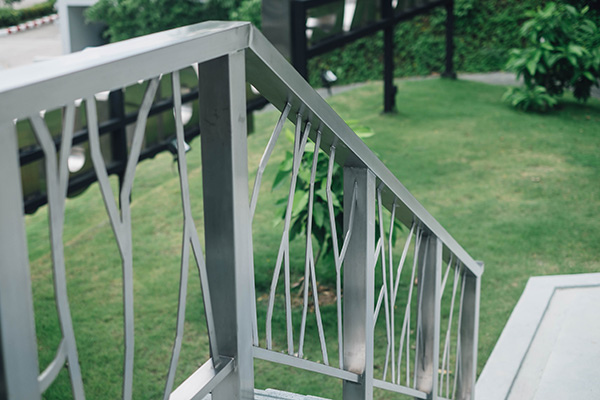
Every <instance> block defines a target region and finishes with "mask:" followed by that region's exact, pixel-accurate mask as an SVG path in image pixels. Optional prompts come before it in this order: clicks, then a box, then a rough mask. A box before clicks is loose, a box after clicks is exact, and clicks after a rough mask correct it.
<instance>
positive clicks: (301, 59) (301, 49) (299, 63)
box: [290, 0, 308, 80]
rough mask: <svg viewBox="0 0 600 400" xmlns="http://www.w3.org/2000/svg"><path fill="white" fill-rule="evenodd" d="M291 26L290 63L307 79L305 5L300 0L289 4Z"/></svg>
mask: <svg viewBox="0 0 600 400" xmlns="http://www.w3.org/2000/svg"><path fill="white" fill-rule="evenodd" d="M290 13H291V15H290V23H291V26H292V29H291V34H292V65H293V66H294V68H296V71H298V72H299V73H300V75H302V76H303V77H304V79H306V80H308V58H307V55H306V50H307V48H306V46H307V42H306V7H305V5H304V3H303V2H302V1H294V0H292V2H291V4H290Z"/></svg>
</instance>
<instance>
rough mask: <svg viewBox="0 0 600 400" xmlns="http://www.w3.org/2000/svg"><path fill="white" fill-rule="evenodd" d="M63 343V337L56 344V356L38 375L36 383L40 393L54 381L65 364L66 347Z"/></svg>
mask: <svg viewBox="0 0 600 400" xmlns="http://www.w3.org/2000/svg"><path fill="white" fill-rule="evenodd" d="M66 347H67V346H66V345H65V339H64V338H63V339H62V340H61V341H60V344H59V345H58V350H57V351H56V356H54V360H52V362H51V363H50V364H49V365H48V366H47V367H46V369H45V370H44V372H42V373H41V374H40V376H38V384H39V386H40V393H44V392H45V391H46V389H48V387H50V385H51V384H52V382H54V380H55V379H56V377H57V376H58V374H59V373H60V371H61V370H62V368H63V367H64V366H65V361H67V349H66Z"/></svg>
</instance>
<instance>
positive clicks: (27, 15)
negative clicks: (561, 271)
mask: <svg viewBox="0 0 600 400" xmlns="http://www.w3.org/2000/svg"><path fill="white" fill-rule="evenodd" d="M55 3H56V0H51V1H47V2H45V3H39V4H35V5H33V6H31V7H27V8H23V9H21V10H20V11H21V18H22V21H30V20H32V19H36V18H40V17H45V16H46V15H50V14H54V13H55V12H56V10H55V9H54V4H55Z"/></svg>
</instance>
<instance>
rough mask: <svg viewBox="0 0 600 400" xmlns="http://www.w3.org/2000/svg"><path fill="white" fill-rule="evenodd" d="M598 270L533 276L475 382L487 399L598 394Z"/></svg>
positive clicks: (592, 396) (589, 396)
mask: <svg viewBox="0 0 600 400" xmlns="http://www.w3.org/2000/svg"><path fill="white" fill-rule="evenodd" d="M599 304H600V273H595V274H575V275H556V276H542V277H533V278H530V279H529V282H528V283H527V286H526V288H525V290H524V292H523V295H522V296H521V298H520V300H519V302H518V303H517V305H516V306H515V308H514V310H513V312H512V314H511V316H510V318H509V320H508V322H507V324H506V326H505V327H504V330H503V331H502V334H501V335H500V338H499V339H498V342H497V343H496V346H495V348H494V350H493V351H492V354H491V355H490V358H489V359H488V360H487V363H486V365H485V367H484V368H483V371H482V372H481V375H480V376H479V379H478V381H477V392H476V393H477V397H478V398H481V399H485V400H563V399H600V379H599V378H598V377H599V376H600V367H599V363H598V360H600V307H599V306H598V305H599Z"/></svg>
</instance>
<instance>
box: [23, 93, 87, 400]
mask: <svg viewBox="0 0 600 400" xmlns="http://www.w3.org/2000/svg"><path fill="white" fill-rule="evenodd" d="M30 121H31V124H32V126H33V131H34V133H35V136H36V137H37V139H38V142H39V143H40V145H41V147H42V149H43V151H44V156H45V166H46V187H47V193H48V209H49V212H48V214H49V226H50V245H51V248H52V267H53V274H54V298H55V301H56V310H57V313H58V320H59V322H60V329H61V332H62V336H63V340H62V342H61V346H63V345H64V347H65V349H64V351H65V352H66V357H65V358H64V359H63V364H64V362H65V361H68V362H69V366H70V368H69V375H70V378H71V388H72V390H73V396H74V398H75V399H76V400H79V399H85V392H84V389H83V380H82V378H81V369H80V367H79V357H78V355H77V344H76V342H75V333H74V331H73V320H72V318H71V309H70V307H69V299H68V294H67V276H66V271H65V255H64V245H63V230H64V222H65V200H66V198H67V186H68V180H69V175H68V172H69V171H68V168H67V160H68V158H69V157H68V155H69V154H70V152H71V141H72V138H73V130H74V123H75V106H74V104H73V103H70V104H69V105H68V106H67V107H66V112H65V119H64V124H63V139H62V143H61V149H60V156H61V157H60V164H59V160H57V157H56V151H55V147H54V141H53V140H52V135H51V134H50V131H49V130H48V127H47V126H46V122H45V121H44V120H43V118H42V117H41V116H40V115H33V116H32V117H31V118H30ZM59 353H60V349H59ZM57 357H58V356H57ZM56 361H58V359H57V358H55V360H54V361H53V362H52V365H54V368H56V365H57V364H56ZM49 372H52V373H50V374H48V375H46V376H45V377H46V378H47V379H50V382H48V385H49V384H50V383H51V382H52V380H54V379H55V378H56V375H57V374H58V372H56V374H54V373H53V372H55V371H54V370H50V371H49ZM44 390H45V389H44Z"/></svg>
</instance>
